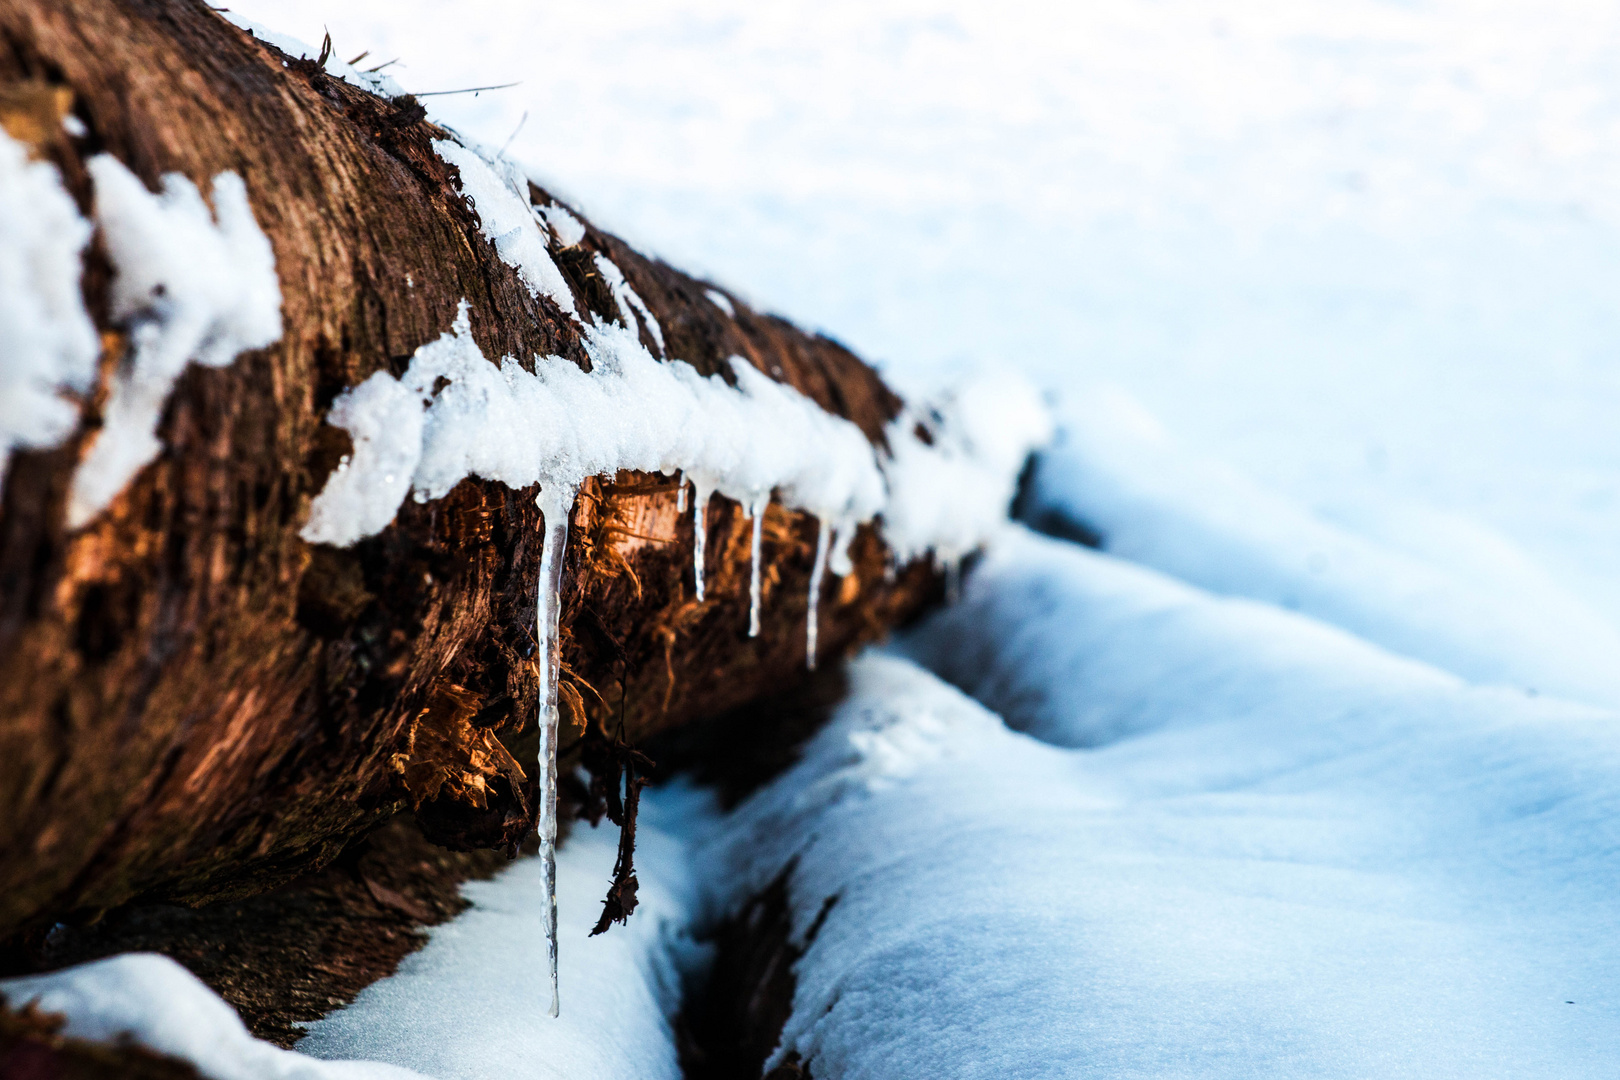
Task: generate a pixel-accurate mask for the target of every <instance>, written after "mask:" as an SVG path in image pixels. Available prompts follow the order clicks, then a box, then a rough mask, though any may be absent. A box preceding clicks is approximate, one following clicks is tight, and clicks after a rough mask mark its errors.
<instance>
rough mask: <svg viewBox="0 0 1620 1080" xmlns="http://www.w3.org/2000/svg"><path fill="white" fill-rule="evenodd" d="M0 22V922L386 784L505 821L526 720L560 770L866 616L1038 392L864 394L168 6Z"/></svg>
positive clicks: (465, 837) (916, 604)
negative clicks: (922, 400)
mask: <svg viewBox="0 0 1620 1080" xmlns="http://www.w3.org/2000/svg"><path fill="white" fill-rule="evenodd" d="M0 31H3V33H0V128H3V132H0V314H4V315H5V316H6V318H5V319H4V320H3V321H0V383H3V386H0V392H3V394H4V400H3V401H0V440H3V442H4V445H3V446H0V452H3V451H5V450H12V453H11V454H10V458H9V461H8V462H5V463H4V474H3V487H0V882H3V883H4V885H5V888H4V889H0V936H4V935H6V934H9V933H14V932H18V931H30V930H33V929H35V928H39V927H41V926H43V925H45V924H47V923H48V922H50V921H54V920H58V919H63V918H69V917H85V916H91V915H94V914H95V913H97V912H99V911H102V910H105V909H107V908H109V907H111V906H114V905H117V904H120V903H123V902H126V901H128V900H130V899H132V898H136V897H147V898H163V899H171V900H175V901H180V902H187V903H199V902H205V901H208V900H210V899H218V898H224V897H228V896H233V895H245V894H248V893H252V892H255V891H260V890H263V889H266V888H270V887H274V886H275V885H277V884H279V883H281V882H283V881H286V880H288V879H290V878H291V877H293V876H295V875H297V874H298V873H300V872H302V871H304V870H306V869H308V868H311V867H313V866H317V865H320V864H321V863H323V862H324V861H326V860H329V859H330V858H332V857H333V856H334V855H335V854H336V853H337V852H338V851H339V850H341V848H342V847H343V846H344V844H345V843H347V842H348V841H349V840H350V839H352V838H353V837H355V836H356V835H358V834H360V833H361V832H363V831H365V830H366V829H368V828H369V827H371V826H372V825H374V824H375V823H376V822H378V821H380V820H381V819H383V818H384V817H386V816H388V815H389V814H392V813H394V812H395V811H397V810H398V809H400V808H401V807H403V806H407V805H408V806H411V807H412V808H413V809H415V811H416V816H417V819H418V820H419V821H420V822H422V824H423V827H424V829H425V830H426V831H427V832H428V833H429V835H430V836H431V837H432V838H433V839H435V840H436V841H438V842H440V843H443V844H446V845H450V846H456V847H463V848H470V847H480V846H482V847H505V848H511V847H513V846H514V845H515V844H516V842H517V841H518V840H519V839H520V837H521V836H522V835H524V834H525V833H526V832H528V831H529V830H531V829H533V828H534V827H535V824H536V819H537V815H538V812H539V810H540V809H541V807H540V805H539V803H540V802H542V801H549V800H541V799H537V796H539V795H540V791H539V789H538V782H539V780H540V778H541V776H542V774H543V773H546V774H549V776H550V778H551V779H552V780H553V781H555V779H556V776H557V774H556V770H555V768H554V767H552V768H549V769H546V768H543V766H545V765H546V757H547V755H546V754H545V753H544V751H543V749H542V745H541V744H542V738H541V737H542V735H543V734H546V732H547V729H548V727H549V728H550V729H551V730H552V732H553V738H552V739H551V740H550V749H551V750H552V751H553V752H554V753H557V754H560V757H561V760H562V762H563V763H564V764H565V765H566V764H567V763H569V762H570V761H573V760H577V759H578V755H579V753H580V750H581V746H582V742H583V741H584V740H585V739H586V738H587V736H588V733H592V734H589V737H590V738H600V739H602V740H607V741H612V742H614V744H615V745H620V744H621V742H620V741H621V740H623V741H627V742H629V743H635V742H638V741H640V740H642V739H643V738H645V737H647V736H649V735H651V734H654V733H656V732H658V731H660V730H664V729H667V728H671V727H675V726H678V725H681V724H685V723H688V722H690V721H692V720H694V719H697V718H701V717H705V716H713V715H716V714H718V713H720V712H722V711H724V710H726V709H728V708H731V707H733V706H736V705H738V704H740V703H742V702H745V701H747V700H749V699H751V698H754V697H757V696H759V695H760V694H762V693H765V692H768V691H778V690H780V689H781V688H782V687H783V686H785V685H788V684H790V683H792V682H793V681H794V680H797V679H799V678H800V677H802V673H803V672H804V671H805V670H806V669H807V667H808V666H809V664H807V660H808V661H810V662H813V661H814V659H815V658H816V656H817V655H818V654H819V656H820V657H822V658H827V657H832V656H838V655H843V654H845V653H847V652H849V651H850V650H851V649H852V648H853V647H855V646H856V645H857V644H859V643H860V642H863V641H866V640H869V639H871V638H872V637H874V636H876V635H878V634H880V633H881V632H882V631H883V630H884V629H885V628H886V627H888V626H890V625H893V624H894V623H896V622H897V621H900V620H903V619H905V618H907V617H908V616H909V615H911V614H912V613H914V612H916V611H918V610H919V609H920V608H921V607H922V606H923V605H924V604H925V603H926V602H928V601H929V600H930V599H931V598H933V597H934V596H936V595H937V594H938V593H939V591H940V574H939V573H938V572H937V570H936V567H942V566H949V565H953V564H954V562H955V561H956V560H957V559H959V558H961V557H962V556H963V555H965V554H966V553H968V552H969V551H971V550H973V548H974V547H976V546H977V544H978V543H979V541H980V540H981V539H982V538H983V536H984V535H985V531H986V530H987V529H989V528H992V527H993V526H994V523H995V522H996V521H997V520H998V519H999V518H1000V517H1001V516H1002V515H1003V512H1004V510H1005V506H1006V503H1007V501H1008V499H1009V497H1010V495H1011V492H1012V486H1013V483H1014V478H1015V476H1016V474H1017V472H1018V469H1019V467H1020V465H1021V464H1022V460H1023V458H1024V456H1025V453H1026V451H1027V449H1028V446H1029V444H1030V441H1031V440H1032V439H1035V438H1038V437H1039V436H1040V434H1041V432H1042V431H1043V430H1044V425H1045V423H1046V421H1045V417H1044V414H1043V413H1042V412H1041V410H1040V409H1039V406H1038V403H1037V402H1034V401H1033V400H1032V399H1031V397H1030V395H1029V394H1028V393H1027V392H1025V391H1023V390H1020V389H1018V388H1016V387H1007V386H989V385H985V386H980V387H977V388H975V389H973V390H972V391H971V392H964V393H961V394H958V395H957V396H956V397H954V398H951V399H946V400H942V401H939V402H935V403H933V404H931V405H929V406H926V407H917V408H909V407H907V406H906V404H905V403H904V402H902V401H901V400H900V399H899V398H898V397H897V396H896V395H895V394H894V393H893V392H891V391H890V390H889V388H888V387H886V386H885V385H884V383H883V382H882V380H881V379H880V378H879V377H878V376H877V375H876V374H875V373H874V372H873V371H872V370H871V369H870V368H869V367H867V366H866V365H864V364H863V363H862V362H861V361H860V360H859V359H857V358H856V357H855V356H854V355H852V354H851V353H850V352H849V351H848V350H846V349H844V348H842V347H841V346H839V345H838V344H837V343H835V342H833V341H831V340H828V339H827V338H824V337H820V336H816V335H810V334H806V333H804V332H802V331H800V330H798V329H797V328H795V327H793V326H792V325H790V324H788V323H787V322H785V321H783V320H781V319H778V318H774V317H771V316H768V315H763V314H760V313H758V312H755V311H752V310H750V309H749V307H748V306H747V305H746V304H745V303H743V302H742V301H741V300H740V299H738V298H737V297H735V296H732V295H728V294H726V293H724V292H721V291H719V290H717V289H716V288H714V287H713V286H712V285H710V284H707V283H704V282H700V281H697V280H694V279H692V278H690V277H688V276H686V275H684V274H681V273H680V272H678V271H676V270H673V269H671V268H670V267H668V266H666V265H664V264H662V263H659V262H656V261H653V260H649V259H647V258H645V257H643V256H640V255H638V254H637V253H636V252H634V251H633V250H631V249H630V248H629V247H627V246H626V245H625V244H624V243H622V242H621V241H619V240H618V239H616V238H614V237H612V236H609V235H607V234H605V233H603V232H601V231H599V230H597V229H595V228H594V227H592V226H590V225H589V224H588V223H586V222H585V220H584V219H583V217H581V216H580V215H579V214H578V213H577V212H576V211H575V210H573V209H571V208H568V207H565V206H563V205H562V204H561V203H559V202H558V201H557V200H556V199H555V198H553V197H552V196H551V195H550V194H549V193H547V192H546V191H544V190H543V189H542V188H541V187H540V186H538V185H537V184H535V183H534V182H533V181H532V180H530V179H529V178H528V177H527V176H525V175H524V174H523V172H522V171H521V170H519V169H518V168H517V167H516V166H514V165H513V164H512V163H510V162H508V161H506V160H504V159H502V158H501V157H500V156H499V155H497V154H494V153H492V152H490V151H489V150H487V149H485V148H482V147H479V146H477V145H474V144H472V143H471V142H470V141H468V140H466V139H463V138H461V137H460V136H458V135H456V134H455V133H454V132H451V131H447V130H445V129H443V128H441V127H438V126H436V125H434V124H433V123H431V122H430V121H429V120H428V119H427V117H426V114H425V111H424V110H423V108H422V107H421V106H420V105H419V104H418V103H417V102H416V100H415V99H414V98H412V97H410V96H409V95H405V94H403V93H402V92H400V90H399V88H398V87H397V86H395V85H394V84H392V82H391V81H390V80H387V79H383V78H380V77H377V76H369V75H363V74H361V73H358V72H355V71H353V69H351V68H349V67H347V66H346V65H343V64H341V63H338V62H336V61H335V60H333V59H332V58H330V57H329V56H327V55H325V53H324V52H322V53H321V54H319V55H315V54H314V50H308V49H305V48H303V47H301V46H299V45H298V44H297V43H294V42H288V41H286V40H284V39H279V38H276V37H275V36H274V35H269V34H266V33H265V32H263V31H258V32H255V30H254V29H252V28H243V27H239V26H235V25H232V24H231V23H230V22H227V21H226V19H225V18H224V17H222V16H221V15H220V14H217V13H215V12H214V11H212V10H211V9H209V8H208V7H206V6H204V5H203V4H201V3H196V2H190V0H165V2H157V3H147V4H140V5H135V4H126V3H120V2H118V0H16V2H13V3H9V4H6V5H4V6H3V7H0ZM278 46H279V47H278ZM537 164H540V165H544V163H543V162H541V163H537ZM711 496H718V497H711ZM542 507H543V508H542ZM548 561H549V563H550V564H551V567H552V568H554V569H555V571H556V573H555V575H554V576H553V575H551V574H548V573H545V572H543V570H542V568H543V566H544V565H545V564H546V563H547V562H548ZM548 581H554V584H552V585H550V586H549V587H548V584H547V583H548ZM812 619H813V622H812V621H811V620H812ZM807 652H808V657H807ZM547 703H549V708H547V707H545V706H546V705H547ZM539 712H545V713H546V714H548V719H549V724H546V723H537V714H538V713H539Z"/></svg>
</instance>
